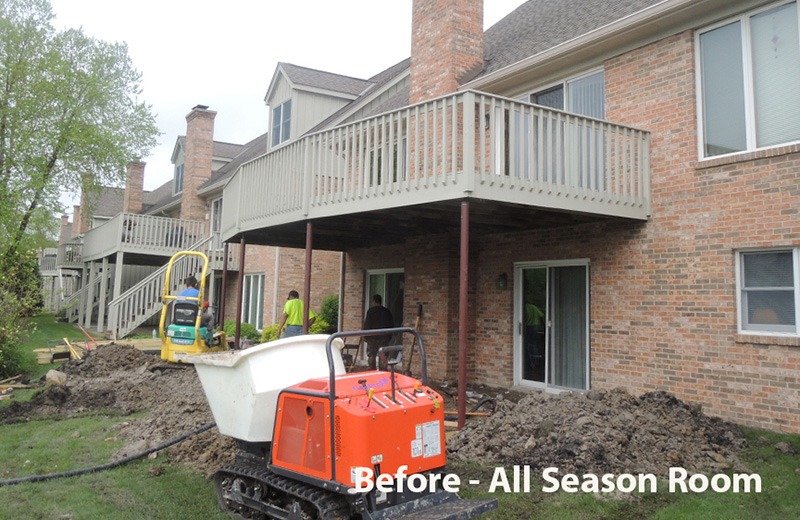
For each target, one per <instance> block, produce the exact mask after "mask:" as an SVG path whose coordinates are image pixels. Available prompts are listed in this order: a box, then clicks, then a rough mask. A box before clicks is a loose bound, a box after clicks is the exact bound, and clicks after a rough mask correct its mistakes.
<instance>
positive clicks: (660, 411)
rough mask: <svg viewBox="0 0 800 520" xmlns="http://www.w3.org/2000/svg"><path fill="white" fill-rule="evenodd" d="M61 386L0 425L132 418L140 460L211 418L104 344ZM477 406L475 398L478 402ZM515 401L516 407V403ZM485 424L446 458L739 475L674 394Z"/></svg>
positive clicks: (198, 464) (507, 407)
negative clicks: (106, 414) (107, 415)
mask: <svg viewBox="0 0 800 520" xmlns="http://www.w3.org/2000/svg"><path fill="white" fill-rule="evenodd" d="M61 370H62V371H63V372H65V373H66V374H67V375H68V378H67V383H66V385H65V386H52V387H46V388H45V389H44V390H43V391H42V392H40V393H39V394H38V395H37V396H36V397H35V398H34V399H33V400H31V401H30V402H29V403H14V404H13V405H11V406H9V407H7V408H5V409H0V422H13V421H21V420H26V419H27V418H28V417H33V416H73V415H76V414H81V413H86V412H93V411H101V410H108V411H111V412H113V413H119V414H125V415H127V414H132V413H133V412H139V411H142V412H146V413H142V414H136V415H133V416H130V417H129V418H128V419H127V420H126V421H125V422H124V423H122V425H121V426H119V427H118V429H117V430H116V431H115V432H114V435H117V436H118V438H120V439H123V441H124V447H123V449H121V450H120V451H119V452H118V453H117V454H116V455H117V457H119V458H121V457H123V456H126V455H131V454H135V453H141V452H143V451H145V450H147V449H149V448H152V447H155V446H158V445H159V444H161V443H163V442H165V441H168V440H170V439H173V438H175V437H178V436H180V435H182V434H184V433H187V432H190V431H192V430H194V429H197V428H198V427H200V426H202V425H204V424H206V423H208V422H210V421H212V420H213V417H212V415H211V412H210V410H209V407H208V403H207V401H206V398H205V394H204V393H203V390H202V387H201V385H200V382H199V380H198V378H197V374H196V372H195V370H194V367H193V366H192V365H177V364H167V363H164V362H162V361H161V360H160V359H159V358H158V357H156V356H153V355H150V354H145V353H142V352H140V351H138V350H136V349H134V348H133V347H131V346H128V345H117V344H110V345H104V346H101V347H99V348H98V349H96V350H94V351H92V352H91V353H90V354H89V355H88V356H87V357H86V358H84V359H83V360H78V361H70V362H68V363H66V364H64V365H63V367H62V369H61ZM478 399H480V396H479V397H478ZM515 401H516V402H515ZM495 408H496V409H495V412H494V414H493V415H491V416H490V417H471V418H470V420H469V421H468V422H467V426H466V428H465V429H464V430H462V431H461V432H459V433H458V434H456V435H455V436H454V437H452V438H451V439H450V440H449V441H448V450H449V457H450V458H451V459H455V460H480V461H482V462H485V463H488V464H492V465H504V466H509V465H514V464H527V465H530V466H531V468H532V469H534V468H536V469H540V470H541V469H543V468H546V467H551V466H556V467H558V468H559V470H560V472H561V473H562V474H563V473H567V472H570V473H577V474H582V473H595V474H602V473H653V474H657V475H663V474H665V473H666V472H667V471H668V469H669V467H671V466H680V467H683V468H685V469H687V470H690V471H705V472H718V471H723V470H727V469H730V468H734V469H736V468H738V467H741V463H740V462H739V459H738V458H737V452H739V451H740V450H741V449H742V448H743V447H744V446H745V441H744V438H743V436H742V433H741V431H740V430H739V428H737V427H736V426H734V425H732V424H729V423H726V422H723V421H721V420H719V419H714V418H711V417H708V416H706V415H704V414H703V413H702V410H701V409H700V408H699V407H695V406H689V405H687V404H686V403H683V402H682V401H680V400H679V399H677V398H675V397H674V396H672V395H670V394H667V393H663V392H657V393H650V394H645V395H642V396H640V397H634V396H631V395H629V394H628V393H626V392H625V391H624V390H613V391H591V392H588V393H586V394H572V393H568V394H561V395H549V394H543V393H531V394H518V393H517V394H509V393H506V398H505V399H503V400H498V401H497V402H496V407H495ZM235 452H236V448H235V443H234V441H233V440H231V439H230V438H228V437H225V436H223V435H220V434H219V432H218V431H217V429H216V428H212V429H211V430H208V431H206V432H204V433H202V434H199V435H196V436H194V437H191V438H190V439H188V440H186V441H184V442H182V443H180V444H178V445H176V446H175V447H173V448H170V449H169V450H168V451H167V455H168V456H169V458H170V460H173V461H180V462H184V463H186V464H189V465H191V466H192V467H193V468H195V469H197V470H199V471H200V472H202V473H204V474H206V475H210V474H212V473H213V472H214V471H215V470H216V468H218V467H219V466H221V465H223V464H226V463H228V462H230V461H232V459H233V457H234V454H235Z"/></svg>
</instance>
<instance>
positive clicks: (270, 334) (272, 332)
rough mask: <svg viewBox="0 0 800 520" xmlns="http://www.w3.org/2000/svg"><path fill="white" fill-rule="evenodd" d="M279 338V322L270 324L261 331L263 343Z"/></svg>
mask: <svg viewBox="0 0 800 520" xmlns="http://www.w3.org/2000/svg"><path fill="white" fill-rule="evenodd" d="M276 339H278V324H277V323H276V324H274V325H270V326H269V327H265V328H264V330H263V331H261V343H266V342H267V341H274V340H276Z"/></svg>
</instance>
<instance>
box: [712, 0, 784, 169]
mask: <svg viewBox="0 0 800 520" xmlns="http://www.w3.org/2000/svg"><path fill="white" fill-rule="evenodd" d="M797 16H798V13H797V2H790V3H782V4H780V5H775V4H773V5H772V6H769V7H767V8H765V9H762V10H760V11H756V12H750V13H747V14H745V15H743V16H740V17H738V18H736V19H734V20H728V21H726V22H724V23H723V24H721V25H717V26H714V27H712V28H710V29H708V30H704V31H701V32H699V33H698V36H697V40H698V44H697V48H698V61H699V63H698V70H699V75H698V81H699V85H698V89H699V92H700V96H699V107H698V111H699V113H700V114H701V130H700V133H701V136H702V139H701V150H700V154H701V156H702V157H714V156H717V155H724V154H730V153H736V152H743V151H748V150H754V149H757V148H765V147H769V146H776V145H780V144H785V143H790V142H793V141H798V140H800V96H798V95H797V92H800V39H798V22H797Z"/></svg>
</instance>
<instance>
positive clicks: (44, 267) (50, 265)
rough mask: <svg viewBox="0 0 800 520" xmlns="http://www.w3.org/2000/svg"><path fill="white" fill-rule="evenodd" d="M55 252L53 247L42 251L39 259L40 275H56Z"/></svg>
mask: <svg viewBox="0 0 800 520" xmlns="http://www.w3.org/2000/svg"><path fill="white" fill-rule="evenodd" d="M56 252H57V249H56V248H55V247H47V248H45V249H43V250H42V253H41V255H40V257H39V272H40V273H42V275H45V274H47V275H49V276H54V275H55V274H56V273H55V271H56Z"/></svg>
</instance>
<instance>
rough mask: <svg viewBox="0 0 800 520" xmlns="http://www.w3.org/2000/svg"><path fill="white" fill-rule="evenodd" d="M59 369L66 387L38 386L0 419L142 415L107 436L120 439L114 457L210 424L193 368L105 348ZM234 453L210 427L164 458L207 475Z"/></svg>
mask: <svg viewBox="0 0 800 520" xmlns="http://www.w3.org/2000/svg"><path fill="white" fill-rule="evenodd" d="M60 371H62V372H64V373H65V374H67V383H66V385H64V386H48V387H45V388H44V389H43V390H42V391H41V392H39V393H38V394H37V395H36V396H35V397H34V398H33V399H32V400H31V401H29V402H27V403H13V404H12V405H11V406H8V407H6V408H4V409H0V422H19V421H24V420H27V419H28V418H32V417H43V416H48V417H54V416H58V417H71V416H75V415H80V414H84V413H88V412H95V411H109V412H111V413H118V414H120V415H125V416H127V415H130V414H133V413H134V412H147V413H144V414H142V415H141V416H139V414H137V415H136V416H133V417H130V418H129V419H128V420H126V421H124V422H123V423H122V424H121V425H120V426H119V428H118V429H117V430H116V431H115V432H114V434H115V435H116V436H118V438H120V439H122V440H123V442H124V446H123V448H122V449H120V450H119V451H118V452H117V453H116V455H115V456H116V458H122V457H125V456H127V455H133V454H136V453H141V452H143V451H145V450H147V449H149V448H154V447H156V446H158V445H160V444H162V443H163V442H166V441H168V440H171V439H174V438H175V437H178V436H180V435H182V434H184V433H187V432H190V431H192V430H195V429H197V428H199V427H200V426H202V425H204V424H206V423H208V422H210V421H213V417H212V415H211V410H210V409H209V407H208V402H207V401H206V398H205V394H204V393H203V389H202V386H201V385H200V381H199V379H198V378H197V374H196V372H195V370H194V367H193V366H192V365H178V364H167V363H165V362H163V361H162V360H161V359H160V358H159V357H157V356H154V355H151V354H146V353H144V352H141V351H139V350H136V349H135V348H133V347H131V346H130V345H122V344H113V343H112V344H109V345H101V346H100V347H98V348H97V349H95V350H93V351H91V352H90V353H88V355H87V356H86V357H85V358H84V359H81V360H73V361H69V362H67V363H65V364H63V365H62V366H61V368H60ZM235 451H236V449H235V443H234V442H233V441H232V440H231V439H229V438H228V437H225V436H222V435H220V434H219V433H218V432H217V430H216V428H212V429H211V430H209V431H206V432H204V433H201V434H199V435H196V436H194V437H191V438H189V439H187V440H186V441H184V442H182V443H180V444H178V445H176V446H174V447H172V448H170V449H169V451H168V455H169V457H170V459H171V460H175V461H180V462H185V463H187V464H189V465H191V466H193V467H195V468H196V469H198V470H200V471H201V472H202V473H204V474H206V475H208V474H211V473H213V472H214V471H215V470H216V468H217V467H219V466H221V465H223V464H225V463H228V462H230V461H232V460H233V456H234V454H235Z"/></svg>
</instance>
